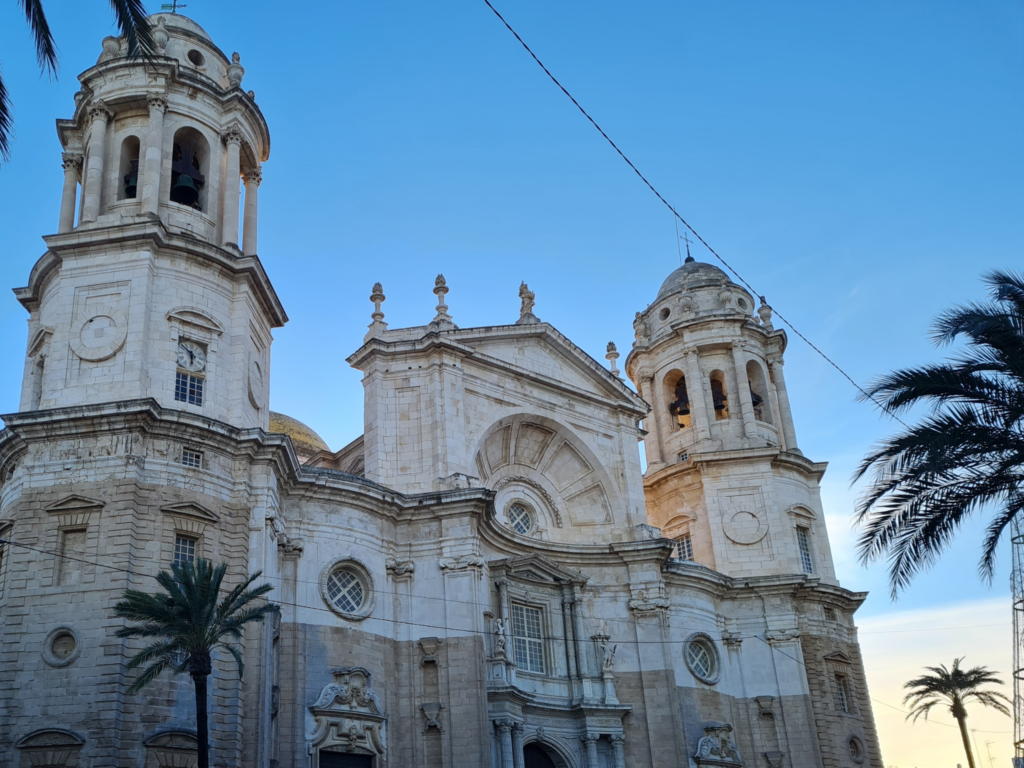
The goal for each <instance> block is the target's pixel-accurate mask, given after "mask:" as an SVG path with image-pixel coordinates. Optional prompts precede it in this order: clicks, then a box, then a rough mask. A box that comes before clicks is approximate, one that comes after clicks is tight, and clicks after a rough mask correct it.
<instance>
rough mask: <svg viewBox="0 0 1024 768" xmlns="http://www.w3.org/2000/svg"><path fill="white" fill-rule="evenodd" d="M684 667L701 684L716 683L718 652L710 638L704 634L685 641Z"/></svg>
mask: <svg viewBox="0 0 1024 768" xmlns="http://www.w3.org/2000/svg"><path fill="white" fill-rule="evenodd" d="M683 656H684V657H685V659H686V666H687V667H689V668H690V671H691V672H692V673H693V674H694V677H696V678H697V679H698V680H700V681H701V682H704V683H707V684H708V685H714V684H715V683H717V682H718V675H719V664H718V651H717V650H715V644H714V642H713V641H712V640H711V638H710V637H708V636H707V635H704V634H698V635H693V636H691V637H690V639H689V640H687V641H686V646H685V648H684V649H683Z"/></svg>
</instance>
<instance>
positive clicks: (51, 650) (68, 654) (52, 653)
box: [43, 627, 82, 667]
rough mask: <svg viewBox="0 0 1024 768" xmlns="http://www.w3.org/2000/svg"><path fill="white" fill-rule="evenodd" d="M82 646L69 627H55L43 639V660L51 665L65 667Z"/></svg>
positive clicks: (76, 635)
mask: <svg viewBox="0 0 1024 768" xmlns="http://www.w3.org/2000/svg"><path fill="white" fill-rule="evenodd" d="M81 650H82V646H81V643H80V642H79V640H78V633H77V632H75V630H73V629H72V628H71V627H57V629H54V630H53V631H51V632H50V634H49V635H47V636H46V640H44V641H43V661H45V662H46V663H47V664H49V665H50V666H51V667H66V666H67V665H68V664H70V663H71V662H73V661H74V660H75V659H77V658H78V655H79V653H81Z"/></svg>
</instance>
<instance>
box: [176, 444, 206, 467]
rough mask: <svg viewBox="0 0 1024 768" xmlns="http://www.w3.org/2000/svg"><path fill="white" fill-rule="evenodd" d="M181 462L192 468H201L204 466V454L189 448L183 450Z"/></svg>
mask: <svg viewBox="0 0 1024 768" xmlns="http://www.w3.org/2000/svg"><path fill="white" fill-rule="evenodd" d="M181 463H182V464H184V465H185V466H186V467H191V468H192V469H199V468H200V467H202V466H203V454H202V453H200V452H199V451H190V450H188V449H187V448H186V449H185V450H183V451H182V452H181Z"/></svg>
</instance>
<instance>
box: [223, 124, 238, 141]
mask: <svg viewBox="0 0 1024 768" xmlns="http://www.w3.org/2000/svg"><path fill="white" fill-rule="evenodd" d="M220 140H221V141H223V142H224V143H225V144H237V145H239V146H241V144H242V132H241V131H240V130H239V129H238V126H236V125H232V126H231V127H230V128H228V129H227V130H226V131H224V132H223V133H221V135H220Z"/></svg>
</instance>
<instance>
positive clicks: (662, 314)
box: [658, 307, 672, 320]
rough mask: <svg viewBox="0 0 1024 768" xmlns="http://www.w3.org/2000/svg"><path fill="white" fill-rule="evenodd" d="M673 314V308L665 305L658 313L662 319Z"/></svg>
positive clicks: (666, 318)
mask: <svg viewBox="0 0 1024 768" xmlns="http://www.w3.org/2000/svg"><path fill="white" fill-rule="evenodd" d="M671 314H672V310H671V309H669V308H668V307H665V308H664V309H663V310H661V312H659V313H658V317H659V318H661V319H662V320H668V316H669V315H671Z"/></svg>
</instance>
